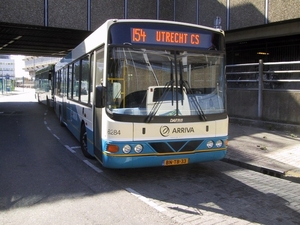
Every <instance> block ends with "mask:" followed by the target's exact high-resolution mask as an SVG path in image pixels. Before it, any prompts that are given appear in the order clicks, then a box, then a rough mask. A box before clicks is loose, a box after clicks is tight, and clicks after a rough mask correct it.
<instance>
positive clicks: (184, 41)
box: [131, 28, 211, 47]
mask: <svg viewBox="0 0 300 225" xmlns="http://www.w3.org/2000/svg"><path fill="white" fill-rule="evenodd" d="M210 39H211V35H209V34H200V33H189V32H180V31H167V30H155V29H143V28H131V42H132V43H143V44H160V45H162V44H163V45H179V46H187V47H204V46H206V45H207V44H211V40H210Z"/></svg>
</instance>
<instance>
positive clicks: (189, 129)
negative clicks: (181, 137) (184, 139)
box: [172, 127, 195, 134]
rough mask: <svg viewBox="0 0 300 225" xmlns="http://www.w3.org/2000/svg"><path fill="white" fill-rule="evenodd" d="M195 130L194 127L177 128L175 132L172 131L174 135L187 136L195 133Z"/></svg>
mask: <svg viewBox="0 0 300 225" xmlns="http://www.w3.org/2000/svg"><path fill="white" fill-rule="evenodd" d="M194 132H195V131H194V128H193V127H177V128H174V129H173V131H172V134H173V133H176V134H178V133H180V134H185V133H194Z"/></svg>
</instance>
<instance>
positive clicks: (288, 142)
mask: <svg viewBox="0 0 300 225" xmlns="http://www.w3.org/2000/svg"><path fill="white" fill-rule="evenodd" d="M223 161H225V162H229V163H232V164H235V165H238V166H241V167H244V168H247V169H251V170H255V171H257V172H261V173H265V174H269V175H272V176H276V177H280V178H284V179H288V180H291V181H294V182H300V134H294V133H291V132H288V131H284V130H276V131H271V130H266V129H262V128H258V127H254V126H249V125H247V126H244V125H239V124H237V123H230V124H229V146H228V152H227V155H226V157H225V159H224V160H223Z"/></svg>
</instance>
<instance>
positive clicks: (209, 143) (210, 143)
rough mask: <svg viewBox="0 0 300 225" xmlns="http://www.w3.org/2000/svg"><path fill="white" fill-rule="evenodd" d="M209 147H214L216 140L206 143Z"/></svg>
mask: <svg viewBox="0 0 300 225" xmlns="http://www.w3.org/2000/svg"><path fill="white" fill-rule="evenodd" d="M206 146H207V148H212V147H213V146H214V142H213V141H209V142H207V143H206Z"/></svg>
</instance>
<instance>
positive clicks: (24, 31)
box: [0, 22, 91, 57]
mask: <svg viewBox="0 0 300 225" xmlns="http://www.w3.org/2000/svg"><path fill="white" fill-rule="evenodd" d="M90 33H91V32H90V31H82V30H72V29H64V28H53V27H44V26H32V25H24V24H11V23H3V22H0V54H1V55H26V56H53V57H60V56H65V55H66V54H67V53H68V52H69V51H71V50H72V49H73V48H74V47H76V46H77V45H78V44H79V43H80V42H82V41H83V40H84V39H85V38H86V37H87V36H88V35H89V34H90Z"/></svg>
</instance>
